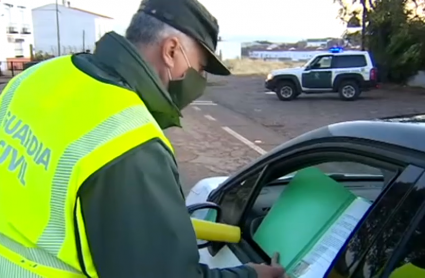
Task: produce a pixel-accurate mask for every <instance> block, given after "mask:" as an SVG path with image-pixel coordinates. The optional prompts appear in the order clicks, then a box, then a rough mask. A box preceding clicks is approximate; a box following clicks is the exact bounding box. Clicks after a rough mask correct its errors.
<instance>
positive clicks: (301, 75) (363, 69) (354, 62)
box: [265, 48, 378, 101]
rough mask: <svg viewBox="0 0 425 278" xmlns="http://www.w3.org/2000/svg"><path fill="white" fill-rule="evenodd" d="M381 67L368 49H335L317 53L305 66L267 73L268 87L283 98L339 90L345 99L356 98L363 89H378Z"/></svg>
mask: <svg viewBox="0 0 425 278" xmlns="http://www.w3.org/2000/svg"><path fill="white" fill-rule="evenodd" d="M377 78H378V76H377V69H376V67H375V66H374V64H373V61H372V58H371V56H370V54H369V52H367V51H343V50H342V49H341V48H336V49H335V48H333V49H331V50H330V52H329V53H326V52H323V53H320V54H317V55H316V56H315V57H313V58H312V59H311V60H310V61H308V62H307V63H306V64H305V65H304V66H303V67H297V68H288V69H278V70H274V71H272V72H271V73H270V74H268V75H267V77H266V81H265V88H266V89H267V90H270V91H273V92H275V93H276V95H277V97H278V98H279V99H280V100H282V101H289V100H293V99H296V98H297V97H298V96H299V95H300V94H302V93H304V94H318V93H338V94H339V97H340V98H341V99H342V100H347V101H350V100H356V99H358V98H359V96H360V95H361V93H362V91H367V90H370V89H373V88H377Z"/></svg>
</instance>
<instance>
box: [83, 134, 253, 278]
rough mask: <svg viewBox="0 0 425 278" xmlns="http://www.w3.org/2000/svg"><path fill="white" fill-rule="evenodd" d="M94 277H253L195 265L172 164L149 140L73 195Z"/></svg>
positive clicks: (192, 236)
mask: <svg viewBox="0 0 425 278" xmlns="http://www.w3.org/2000/svg"><path fill="white" fill-rule="evenodd" d="M79 197H80V200H81V213H82V215H83V219H84V223H85V228H86V234H87V240H88V244H89V247H90V250H91V254H92V258H93V262H94V264H95V267H96V270H97V273H98V275H99V277H100V278H109V277H114V278H115V277H132V278H133V277H134V278H136V277H143V278H158V277H161V278H192V277H193V278H196V277H205V278H237V277H244V278H251V277H253V278H256V277H257V274H256V272H255V270H253V269H252V268H250V267H248V266H241V267H236V268H230V269H209V268H208V266H206V265H202V264H199V253H198V249H197V243H196V238H195V233H194V231H193V227H192V224H191V221H190V217H189V215H188V213H187V209H186V205H185V201H184V195H183V193H182V189H181V187H180V183H179V175H178V171H177V166H176V163H175V160H174V158H173V156H172V155H171V153H170V152H169V150H168V149H167V148H166V147H165V145H164V144H163V143H162V142H160V141H159V140H152V141H149V142H147V143H145V144H143V145H140V146H138V147H137V148H135V149H133V150H131V151H129V152H128V153H126V154H125V155H123V156H122V157H120V158H118V159H116V160H114V161H113V162H111V163H109V164H108V165H106V166H105V167H103V168H102V169H101V170H99V171H98V172H96V173H95V174H94V175H93V176H92V177H91V178H89V179H88V180H87V181H86V182H85V183H84V184H83V185H82V187H81V189H80V191H79Z"/></svg>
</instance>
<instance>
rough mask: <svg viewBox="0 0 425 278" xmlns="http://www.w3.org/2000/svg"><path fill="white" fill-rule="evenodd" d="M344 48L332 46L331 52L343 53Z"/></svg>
mask: <svg viewBox="0 0 425 278" xmlns="http://www.w3.org/2000/svg"><path fill="white" fill-rule="evenodd" d="M342 50H343V49H342V47H331V48H330V49H329V52H331V53H341V52H342Z"/></svg>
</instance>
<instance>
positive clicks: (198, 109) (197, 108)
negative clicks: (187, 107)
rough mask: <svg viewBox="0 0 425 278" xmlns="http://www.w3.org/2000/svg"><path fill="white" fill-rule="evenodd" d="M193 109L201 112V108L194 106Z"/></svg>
mask: <svg viewBox="0 0 425 278" xmlns="http://www.w3.org/2000/svg"><path fill="white" fill-rule="evenodd" d="M192 108H193V109H195V110H196V111H201V108H199V107H198V106H192Z"/></svg>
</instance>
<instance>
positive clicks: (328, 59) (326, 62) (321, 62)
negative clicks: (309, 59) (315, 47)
mask: <svg viewBox="0 0 425 278" xmlns="http://www.w3.org/2000/svg"><path fill="white" fill-rule="evenodd" d="M331 64H332V56H321V57H318V58H317V60H316V61H314V62H313V64H312V65H311V66H312V69H328V68H330V67H331Z"/></svg>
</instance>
